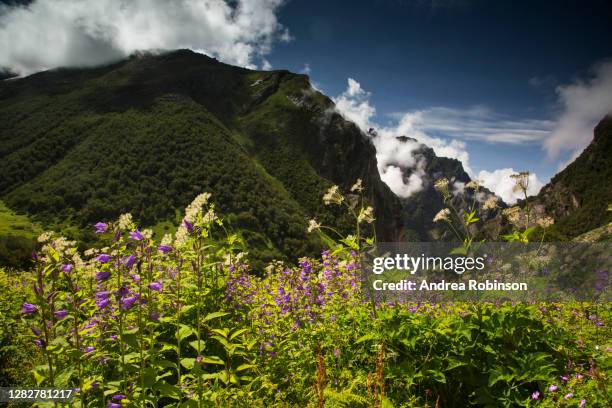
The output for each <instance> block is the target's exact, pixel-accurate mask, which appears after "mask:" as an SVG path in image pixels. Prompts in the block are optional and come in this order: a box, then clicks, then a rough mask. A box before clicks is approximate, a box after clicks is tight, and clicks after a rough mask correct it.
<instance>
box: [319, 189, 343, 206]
mask: <svg viewBox="0 0 612 408" xmlns="http://www.w3.org/2000/svg"><path fill="white" fill-rule="evenodd" d="M338 189H339V187H338V186H335V185H334V186H331V187H330V188H329V189H328V190H327V192H326V193H325V195H324V196H323V202H324V203H325V205H330V204H340V203H342V201H344V197H343V196H342V194H340V192H339V191H338Z"/></svg>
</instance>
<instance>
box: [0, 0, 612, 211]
mask: <svg viewBox="0 0 612 408" xmlns="http://www.w3.org/2000/svg"><path fill="white" fill-rule="evenodd" d="M611 22H612V3H610V0H582V1H578V0H558V1H552V0H550V1H543V0H530V1H528V0H523V1H501V0H500V1H487V0H413V1H402V0H372V1H357V0H355V1H330V0H327V1H318V0H308V1H306V0H231V1H230V0H227V1H224V0H174V1H172V2H169V1H167V0H146V1H145V0H142V1H124V0H80V1H73V0H10V1H7V0H0V68H3V67H4V68H8V69H10V70H11V71H14V72H16V73H18V74H20V75H29V74H31V73H33V72H37V71H41V70H45V69H50V68H55V67H58V66H96V65H100V64H105V63H109V62H113V61H116V60H118V59H120V58H124V57H125V56H127V55H130V54H132V53H134V52H136V51H141V50H150V51H163V50H172V49H177V48H189V49H192V50H194V51H196V52H201V53H205V54H208V55H212V56H215V57H217V58H219V59H220V60H221V61H224V62H227V63H230V64H234V65H239V66H245V67H249V68H253V69H289V70H291V71H294V72H305V73H308V74H309V75H310V77H311V82H312V83H313V85H314V86H316V87H317V88H318V89H320V90H321V91H322V92H324V93H325V94H327V95H328V96H330V97H332V98H333V99H334V101H335V102H336V104H337V108H338V110H339V111H340V112H341V113H342V114H343V115H345V116H346V117H347V118H349V119H351V120H354V121H355V122H356V123H357V124H359V125H360V126H361V127H363V128H369V127H376V128H377V129H378V130H379V134H380V135H381V136H380V138H378V139H376V140H373V142H374V144H375V146H376V147H377V156H378V159H379V171H380V172H381V176H383V180H385V181H386V182H387V184H389V185H390V186H391V187H392V189H394V191H396V192H399V193H401V194H408V193H410V192H413V191H415V188H417V187H418V186H417V185H406V182H405V180H402V179H401V177H400V178H399V179H398V178H397V177H395V176H398V175H399V174H400V173H399V172H398V171H397V169H395V170H393V169H391V170H393V171H390V172H389V173H388V174H385V171H386V170H387V167H385V166H386V164H385V162H386V161H388V160H390V158H391V156H393V157H392V158H393V161H395V162H397V161H398V160H399V161H400V162H402V163H403V164H402V163H400V164H402V165H405V166H415V163H413V161H411V152H410V151H407V150H406V149H404V148H400V147H398V146H396V145H394V143H396V142H394V140H395V139H394V137H393V136H394V135H397V134H406V135H407V136H412V137H415V138H416V139H418V140H419V141H420V142H422V143H426V144H428V145H430V146H431V147H433V148H434V150H435V151H436V153H437V154H438V155H444V156H448V157H455V158H458V159H460V160H462V161H463V163H464V165H465V167H466V169H467V170H468V171H469V172H470V174H471V175H472V176H473V177H475V178H478V179H480V180H481V181H484V182H485V185H486V186H487V187H489V188H491V189H493V190H494V191H495V192H496V193H498V194H499V195H500V196H501V197H502V198H503V199H504V200H506V201H510V202H511V201H512V200H513V197H512V193H511V180H510V178H509V177H508V176H509V174H510V173H512V172H514V171H521V170H530V171H532V172H535V174H536V175H537V178H536V177H535V176H534V177H533V183H532V191H531V192H532V193H535V192H537V189H538V188H539V187H540V186H541V185H542V184H543V183H545V182H547V181H548V180H549V179H550V177H551V176H553V175H554V174H555V173H556V172H557V171H558V170H559V169H560V168H563V166H564V165H565V164H567V163H568V162H570V161H571V159H573V158H575V157H576V156H577V155H578V154H579V153H580V152H581V151H582V149H584V147H586V146H587V145H588V143H589V142H590V141H591V139H592V129H593V127H594V126H595V124H596V123H597V122H598V121H599V120H600V119H601V118H602V117H603V116H604V115H606V114H607V113H610V112H612V41H610V39H611V38H612V23H611ZM415 169H416V170H418V168H415ZM391 174H395V176H394V177H395V179H393V178H392V177H391ZM399 193H398V194H399Z"/></svg>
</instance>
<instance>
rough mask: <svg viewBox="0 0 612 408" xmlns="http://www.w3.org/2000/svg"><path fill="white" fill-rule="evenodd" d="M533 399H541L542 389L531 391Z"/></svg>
mask: <svg viewBox="0 0 612 408" xmlns="http://www.w3.org/2000/svg"><path fill="white" fill-rule="evenodd" d="M531 399H532V400H537V399H540V391H534V392H532V393H531Z"/></svg>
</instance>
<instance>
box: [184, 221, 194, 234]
mask: <svg viewBox="0 0 612 408" xmlns="http://www.w3.org/2000/svg"><path fill="white" fill-rule="evenodd" d="M183 227H185V229H186V230H187V231H189V232H191V231H193V224H192V223H191V222H189V221H188V220H187V218H185V219H184V220H183Z"/></svg>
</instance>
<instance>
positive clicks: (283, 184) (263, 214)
mask: <svg viewBox="0 0 612 408" xmlns="http://www.w3.org/2000/svg"><path fill="white" fill-rule="evenodd" d="M333 107H334V106H333V102H332V101H331V100H330V99H329V98H327V97H325V96H324V95H322V94H320V93H318V92H317V91H315V90H313V89H312V87H311V86H310V83H309V81H308V77H306V76H305V75H298V74H292V73H290V72H288V71H269V72H259V71H251V70H247V69H243V68H238V67H234V66H230V65H226V64H223V63H220V62H218V61H216V60H215V59H212V58H209V57H207V56H204V55H202V54H196V53H193V52H191V51H186V50H180V51H175V52H171V53H167V54H163V55H150V54H142V55H135V56H133V57H131V58H129V59H127V60H125V61H121V62H119V63H116V64H112V65H108V66H105V67H99V68H89V69H58V70H53V71H46V72H41V73H38V74H35V75H32V76H30V77H26V78H22V79H11V80H9V81H2V82H0V122H1V123H3V126H2V129H1V130H0V140H2V143H1V144H0V199H1V200H3V201H4V203H5V204H6V205H7V206H8V207H9V208H10V209H11V210H13V211H15V212H18V213H22V214H25V215H27V216H29V217H30V218H31V219H32V220H34V221H37V222H40V224H42V225H45V226H49V227H51V228H54V229H60V230H62V231H65V232H67V233H69V235H71V236H72V237H74V238H78V239H80V240H85V241H88V240H89V239H90V238H91V235H92V231H91V227H90V225H91V224H92V223H94V222H96V221H98V220H107V219H113V218H115V217H117V216H118V215H119V214H120V213H122V212H128V211H129V212H132V214H133V215H134V217H135V218H136V219H137V220H138V221H139V222H140V223H142V224H143V225H145V226H156V225H157V226H158V227H159V226H160V225H163V226H165V228H166V229H168V230H171V229H170V228H168V225H171V224H175V225H176V223H178V222H180V219H178V216H177V214H178V213H177V211H180V210H181V209H182V208H183V207H185V206H186V205H187V204H188V203H189V202H190V201H191V200H192V199H193V198H194V197H195V196H196V195H197V194H198V193H200V192H203V191H208V192H211V193H212V194H213V201H214V202H215V204H216V205H217V208H218V210H219V211H220V212H221V213H222V214H223V215H224V216H225V217H226V218H227V219H228V221H229V222H230V224H231V226H232V227H234V228H236V229H238V230H240V231H241V233H242V234H243V236H244V237H245V240H246V241H247V243H248V245H249V247H250V248H255V252H256V254H255V255H256V257H257V258H258V259H261V260H269V259H272V258H283V257H292V256H295V254H308V253H312V252H313V251H316V250H317V248H319V247H320V242H318V240H317V239H316V238H314V237H312V236H310V235H308V234H307V233H306V226H307V220H308V219H309V218H312V217H316V218H317V219H319V220H320V221H322V222H325V223H327V224H331V225H334V226H336V227H338V228H340V229H344V230H348V228H349V220H348V219H346V217H345V216H341V214H342V213H341V212H340V211H334V210H333V209H331V208H329V207H325V206H324V205H323V203H322V202H321V194H322V192H323V190H324V189H326V188H328V187H329V186H331V185H332V184H338V185H340V186H341V187H342V188H344V189H348V188H349V187H350V186H351V185H352V183H354V181H355V180H356V179H357V178H362V179H363V181H364V184H365V185H366V187H367V190H366V192H365V195H366V197H367V199H368V200H369V201H370V202H371V203H372V204H373V205H374V206H375V208H376V218H377V225H376V228H377V233H378V236H379V237H380V238H382V239H388V240H393V239H396V238H397V237H398V236H399V234H400V231H401V225H400V223H399V221H397V220H399V219H400V217H399V211H400V204H399V201H398V199H397V198H396V197H395V196H394V195H393V193H392V192H391V191H390V190H389V188H388V187H387V186H386V185H385V184H384V183H383V182H382V181H381V180H380V177H379V175H378V171H377V167H376V158H375V150H374V147H373V146H372V144H371V142H370V141H369V140H368V139H367V137H365V135H364V134H363V133H362V132H361V131H360V130H359V129H358V128H357V127H356V125H354V124H353V123H351V122H348V121H346V120H344V119H343V118H342V116H341V115H339V114H338V113H336V112H335V111H334V109H333ZM157 229H158V230H159V229H161V231H160V232H163V231H164V228H157Z"/></svg>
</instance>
